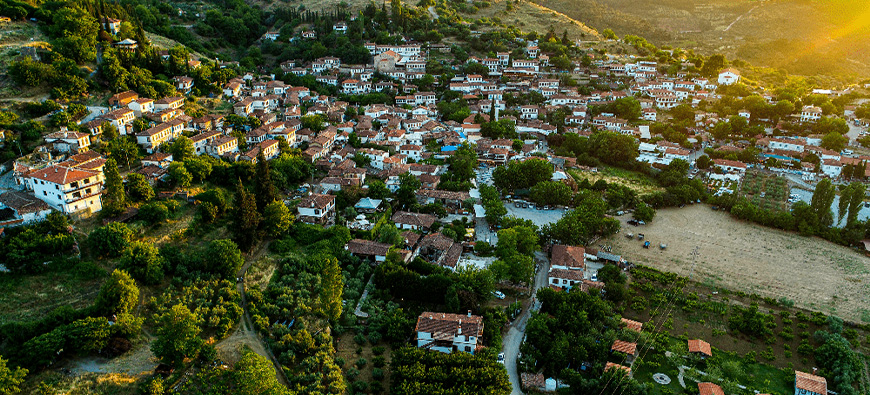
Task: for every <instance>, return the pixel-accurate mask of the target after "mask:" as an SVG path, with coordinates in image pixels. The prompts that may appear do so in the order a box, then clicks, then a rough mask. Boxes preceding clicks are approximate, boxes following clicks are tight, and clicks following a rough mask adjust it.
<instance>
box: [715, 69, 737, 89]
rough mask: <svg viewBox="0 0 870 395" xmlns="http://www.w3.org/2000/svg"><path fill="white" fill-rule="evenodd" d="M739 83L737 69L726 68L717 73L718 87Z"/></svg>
mask: <svg viewBox="0 0 870 395" xmlns="http://www.w3.org/2000/svg"><path fill="white" fill-rule="evenodd" d="M737 81H740V72H739V71H737V69H733V68H730V67H729V68H727V69H724V70H722V71H720V72H719V79H718V82H719V85H732V84H736V83H737Z"/></svg>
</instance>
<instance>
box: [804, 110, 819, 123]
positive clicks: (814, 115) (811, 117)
mask: <svg viewBox="0 0 870 395" xmlns="http://www.w3.org/2000/svg"><path fill="white" fill-rule="evenodd" d="M821 118H822V109H821V108H819V107H816V106H804V108H803V109H802V110H801V122H815V121H818V120H819V119H821Z"/></svg>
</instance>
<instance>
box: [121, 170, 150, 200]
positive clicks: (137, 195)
mask: <svg viewBox="0 0 870 395" xmlns="http://www.w3.org/2000/svg"><path fill="white" fill-rule="evenodd" d="M127 188H128V189H129V191H130V199H132V200H133V201H136V202H147V201H149V200H151V199H154V188H152V187H151V184H150V183H148V179H146V178H145V176H143V175H141V174H139V173H130V174H128V175H127Z"/></svg>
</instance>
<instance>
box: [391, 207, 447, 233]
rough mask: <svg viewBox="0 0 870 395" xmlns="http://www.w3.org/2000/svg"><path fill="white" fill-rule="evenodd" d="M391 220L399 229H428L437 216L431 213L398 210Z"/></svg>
mask: <svg viewBox="0 0 870 395" xmlns="http://www.w3.org/2000/svg"><path fill="white" fill-rule="evenodd" d="M391 220H392V221H393V223H395V224H396V226H397V227H398V228H399V229H407V230H421V231H428V230H429V228H430V227H432V225H433V224H434V223H435V220H436V217H435V216H434V215H431V214H420V213H411V212H407V211H396V213H395V214H393V218H392V219H391Z"/></svg>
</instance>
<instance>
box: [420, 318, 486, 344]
mask: <svg viewBox="0 0 870 395" xmlns="http://www.w3.org/2000/svg"><path fill="white" fill-rule="evenodd" d="M415 331H416V332H417V347H421V348H426V349H430V350H435V351H440V352H443V353H451V352H453V351H464V352H467V353H471V354H474V352H475V350H476V349H477V344H478V342H480V336H481V335H483V317H480V316H476V315H471V311H469V312H468V315H461V314H448V313H432V312H424V313H423V314H420V317H418V318H417V326H416V329H415Z"/></svg>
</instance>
